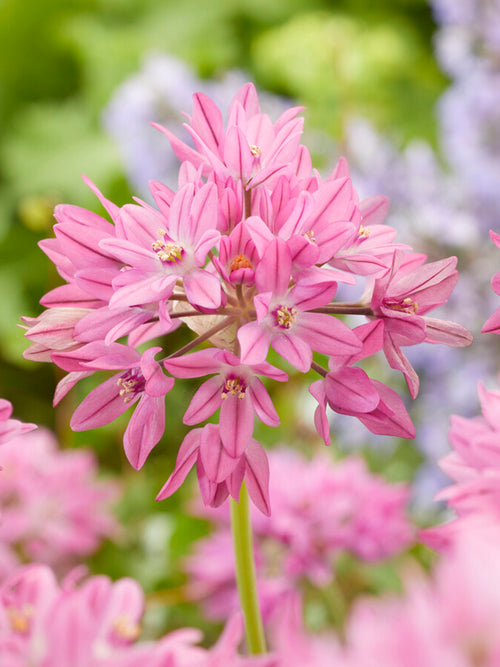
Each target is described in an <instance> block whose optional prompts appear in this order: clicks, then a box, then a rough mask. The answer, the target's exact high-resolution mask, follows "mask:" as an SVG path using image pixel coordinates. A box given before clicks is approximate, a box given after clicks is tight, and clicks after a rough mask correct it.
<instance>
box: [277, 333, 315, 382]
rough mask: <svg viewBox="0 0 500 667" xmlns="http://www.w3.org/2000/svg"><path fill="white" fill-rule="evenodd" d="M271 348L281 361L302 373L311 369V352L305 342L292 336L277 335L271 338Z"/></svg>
mask: <svg viewBox="0 0 500 667" xmlns="http://www.w3.org/2000/svg"><path fill="white" fill-rule="evenodd" d="M271 346H272V347H273V349H274V350H276V352H277V353H278V354H280V355H281V356H282V357H283V359H286V361H288V363H290V364H292V366H295V368H296V369H297V370H299V371H301V372H302V373H307V371H308V370H309V369H310V368H311V363H312V350H311V346H310V345H309V344H308V343H306V341H305V340H303V339H302V338H300V337H299V336H295V335H294V334H277V335H276V336H273V339H272V341H271Z"/></svg>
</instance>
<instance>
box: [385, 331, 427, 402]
mask: <svg viewBox="0 0 500 667" xmlns="http://www.w3.org/2000/svg"><path fill="white" fill-rule="evenodd" d="M384 354H385V356H386V359H387V361H388V362H389V366H390V367H391V368H394V370H397V371H401V372H402V373H403V375H404V376H405V379H406V383H407V385H408V389H409V390H410V396H411V397H412V398H416V396H417V394H418V389H419V386H420V380H419V377H418V375H417V373H416V372H415V369H414V368H413V366H412V365H411V364H410V362H409V361H408V359H407V358H406V357H405V355H404V354H403V352H402V350H401V348H400V347H399V346H398V345H396V343H394V341H393V339H392V336H391V334H390V333H389V332H386V336H385V342H384Z"/></svg>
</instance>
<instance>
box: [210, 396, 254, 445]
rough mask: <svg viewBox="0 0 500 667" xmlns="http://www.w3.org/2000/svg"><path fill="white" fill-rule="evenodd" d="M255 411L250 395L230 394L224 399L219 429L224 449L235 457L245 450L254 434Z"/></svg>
mask: <svg viewBox="0 0 500 667" xmlns="http://www.w3.org/2000/svg"><path fill="white" fill-rule="evenodd" d="M253 427H254V411H253V405H252V401H251V400H249V397H248V396H244V397H243V398H240V397H239V396H233V395H228V396H227V398H226V399H225V400H222V404H221V408H220V418H219V429H220V438H221V440H222V444H223V445H224V449H225V450H226V452H227V453H228V454H229V456H232V457H233V458H239V457H240V456H242V454H243V452H244V451H245V448H246V446H247V445H248V443H249V441H250V438H251V437H252V434H253Z"/></svg>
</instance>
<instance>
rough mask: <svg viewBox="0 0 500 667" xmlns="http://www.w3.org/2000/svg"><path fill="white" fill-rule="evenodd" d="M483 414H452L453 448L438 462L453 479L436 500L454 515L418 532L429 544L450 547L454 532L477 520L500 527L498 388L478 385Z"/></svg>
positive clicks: (499, 401) (466, 527) (454, 535)
mask: <svg viewBox="0 0 500 667" xmlns="http://www.w3.org/2000/svg"><path fill="white" fill-rule="evenodd" d="M479 398H480V401H481V409H482V414H481V415H480V416H477V417H474V418H472V419H467V418H465V417H460V416H458V415H452V417H451V428H450V433H449V439H450V444H451V446H452V448H453V451H452V452H451V453H450V454H448V455H447V456H446V457H445V458H444V459H442V460H441V461H440V466H441V468H442V469H443V470H444V472H445V473H446V474H447V475H448V476H449V477H450V478H451V479H452V480H453V481H454V484H453V485H452V486H449V487H447V488H446V489H444V490H443V491H441V492H440V493H439V494H438V495H437V497H436V499H437V500H446V501H447V503H448V504H449V506H450V507H452V508H453V510H454V511H455V515H456V516H455V518H454V519H453V520H452V521H450V522H449V523H446V524H444V525H441V526H437V527H435V528H429V529H427V530H424V531H421V533H420V535H421V537H422V538H423V540H424V541H425V542H426V543H427V544H429V545H430V546H432V547H435V548H438V549H439V548H443V547H449V545H450V542H452V541H453V540H454V539H455V538H456V535H457V534H458V533H460V532H462V531H463V530H464V529H467V530H468V529H469V528H468V527H469V526H471V525H474V524H477V523H481V524H483V525H485V526H488V525H489V526H491V528H492V529H494V528H495V527H498V526H500V391H498V390H493V391H486V389H485V388H484V387H483V386H482V385H479Z"/></svg>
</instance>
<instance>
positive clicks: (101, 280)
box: [75, 267, 118, 301]
mask: <svg viewBox="0 0 500 667" xmlns="http://www.w3.org/2000/svg"><path fill="white" fill-rule="evenodd" d="M117 272H118V268H117V267H113V268H112V269H110V268H98V267H93V268H90V269H82V270H80V271H77V272H76V273H75V282H76V284H77V285H78V287H80V288H81V289H82V290H83V291H84V293H85V294H87V298H88V295H90V296H93V297H94V298H95V299H101V300H102V301H109V299H110V298H111V296H112V295H113V287H112V281H113V278H115V276H116V274H117Z"/></svg>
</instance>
